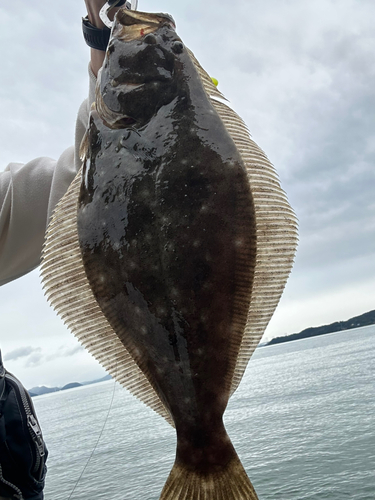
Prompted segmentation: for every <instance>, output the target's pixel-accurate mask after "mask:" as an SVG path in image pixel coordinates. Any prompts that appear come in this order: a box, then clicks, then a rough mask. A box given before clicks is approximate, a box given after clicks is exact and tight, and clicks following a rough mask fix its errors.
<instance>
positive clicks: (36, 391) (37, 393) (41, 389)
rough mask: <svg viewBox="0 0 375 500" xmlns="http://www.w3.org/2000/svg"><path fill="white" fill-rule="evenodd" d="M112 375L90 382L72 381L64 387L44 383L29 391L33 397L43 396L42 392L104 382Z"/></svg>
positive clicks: (47, 392)
mask: <svg viewBox="0 0 375 500" xmlns="http://www.w3.org/2000/svg"><path fill="white" fill-rule="evenodd" d="M111 378H112V377H111V375H106V376H105V377H102V378H100V379H98V380H92V381H90V382H82V383H81V384H80V383H79V382H71V383H70V384H66V385H64V387H46V386H44V385H42V386H40V387H33V388H32V389H29V390H28V393H29V394H30V396H31V397H32V398H33V397H35V396H41V395H42V394H49V393H51V392H58V391H66V390H67V389H75V388H76V387H82V386H83V385H90V384H96V383H98V382H104V381H105V380H111Z"/></svg>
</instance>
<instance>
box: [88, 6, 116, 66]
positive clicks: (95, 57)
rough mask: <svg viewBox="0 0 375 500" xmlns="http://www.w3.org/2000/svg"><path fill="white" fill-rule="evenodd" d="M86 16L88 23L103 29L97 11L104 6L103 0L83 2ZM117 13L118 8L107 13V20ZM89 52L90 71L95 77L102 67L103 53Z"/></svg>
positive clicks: (99, 51)
mask: <svg viewBox="0 0 375 500" xmlns="http://www.w3.org/2000/svg"><path fill="white" fill-rule="evenodd" d="M85 3H86V9H87V16H88V19H89V21H90V23H91V24H92V25H93V26H95V27H96V28H99V29H104V28H105V25H104V24H103V22H102V20H101V19H100V17H99V11H100V9H101V8H102V7H103V5H104V4H105V1H104V2H103V0H85ZM117 11H118V8H117V9H116V8H115V9H112V10H111V11H110V13H109V18H110V19H111V20H113V18H114V15H115V14H116V12H117ZM90 50H91V63H90V64H91V70H92V72H93V73H94V75H95V76H97V75H98V71H99V69H100V68H101V67H102V64H103V61H104V56H105V52H104V51H102V50H96V49H90Z"/></svg>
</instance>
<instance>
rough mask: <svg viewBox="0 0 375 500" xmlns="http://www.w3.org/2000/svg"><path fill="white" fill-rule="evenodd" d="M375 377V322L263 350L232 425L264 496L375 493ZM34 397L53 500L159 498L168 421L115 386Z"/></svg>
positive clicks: (359, 496)
mask: <svg viewBox="0 0 375 500" xmlns="http://www.w3.org/2000/svg"><path fill="white" fill-rule="evenodd" d="M374 379H375V326H368V327H364V328H358V329H355V330H349V331H345V332H339V333H334V334H329V335H323V336H320V337H315V338H311V339H305V340H297V341H293V342H288V343H284V344H278V345H273V346H268V347H262V348H259V349H257V350H256V352H255V354H254V356H253V358H252V359H251V361H250V363H249V366H248V369H247V371H246V373H245V376H244V378H243V380H242V382H241V385H240V387H239V389H238V391H237V392H236V393H235V395H234V396H233V397H232V398H231V400H230V402H229V406H228V408H227V411H226V413H225V423H226V427H227V430H228V434H229V436H230V437H231V439H232V441H233V444H234V446H235V448H236V449H237V452H238V454H239V456H240V458H241V461H242V463H243V465H244V467H245V469H246V471H247V473H248V475H249V477H250V479H251V481H252V483H253V485H254V487H255V489H256V491H257V494H258V496H259V500H345V499H350V500H375V381H374ZM34 403H35V406H36V409H37V412H38V416H39V419H40V422H41V425H42V428H43V432H44V436H45V439H46V441H47V445H48V448H49V452H50V456H49V459H48V468H49V470H48V475H47V482H46V493H45V498H46V500H68V499H74V500H83V499H84V500H94V499H95V500H100V499H103V500H158V498H159V495H160V492H161V490H162V487H163V485H164V482H165V480H166V479H167V476H168V474H169V471H170V469H171V467H172V464H173V461H174V454H175V432H174V430H173V429H172V428H171V427H170V426H169V425H168V424H166V423H165V422H164V421H163V419H162V418H161V417H158V416H157V415H156V414H155V413H153V412H152V411H151V410H149V409H148V408H146V407H145V406H144V405H143V404H142V403H140V402H138V401H137V400H136V399H135V398H133V397H132V396H131V395H129V394H128V393H127V392H126V391H125V390H124V389H122V388H121V387H120V386H119V385H118V384H115V383H114V382H113V381H109V382H102V383H100V384H95V385H91V386H84V387H81V388H78V389H72V390H68V391H63V392H59V393H52V394H47V395H45V396H39V397H37V398H34ZM98 440H99V442H98ZM96 445H97V446H96ZM95 446H96V449H95ZM94 449H95V451H94V452H93V450H94ZM90 457H91V459H90ZM85 466H86V469H84V468H85ZM83 471H84V472H83ZM82 472H83V474H82ZM81 474H82V477H81V478H80V476H81ZM79 478H80V479H79ZM192 500H193V499H192Z"/></svg>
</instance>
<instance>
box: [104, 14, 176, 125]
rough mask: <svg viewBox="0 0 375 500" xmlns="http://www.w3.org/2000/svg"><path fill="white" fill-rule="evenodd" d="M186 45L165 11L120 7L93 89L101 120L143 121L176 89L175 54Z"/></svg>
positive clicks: (143, 122)
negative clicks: (145, 10)
mask: <svg viewBox="0 0 375 500" xmlns="http://www.w3.org/2000/svg"><path fill="white" fill-rule="evenodd" d="M185 50H186V49H185V47H184V45H183V43H182V41H181V39H180V38H179V37H178V35H177V33H176V31H175V23H174V21H173V18H172V17H171V16H169V15H168V14H149V13H143V12H135V11H129V10H125V9H120V10H119V11H118V12H117V14H116V18H115V21H114V25H113V28H112V35H111V39H110V42H109V44H108V48H107V52H106V56H105V60H104V63H103V66H102V69H101V71H100V74H99V77H98V85H97V89H96V108H97V111H98V113H99V116H100V117H101V118H102V120H103V121H104V123H105V124H106V125H107V126H109V127H110V128H126V127H128V126H133V125H134V126H137V125H138V126H142V125H144V124H145V123H147V122H148V121H149V120H150V119H151V118H152V116H154V115H155V114H156V113H157V111H158V110H159V109H160V108H161V107H162V106H164V105H165V104H168V103H169V102H171V101H172V100H173V99H175V98H176V97H177V96H178V95H180V94H181V89H180V88H179V85H178V72H176V70H175V69H176V60H177V59H178V57H179V56H180V55H181V54H182V53H183V52H184V51H185Z"/></svg>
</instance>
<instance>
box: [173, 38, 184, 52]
mask: <svg viewBox="0 0 375 500" xmlns="http://www.w3.org/2000/svg"><path fill="white" fill-rule="evenodd" d="M172 50H173V52H174V53H175V54H181V52H182V51H183V50H184V44H183V43H182V42H180V41H179V40H178V41H176V42H173V43H172Z"/></svg>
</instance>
